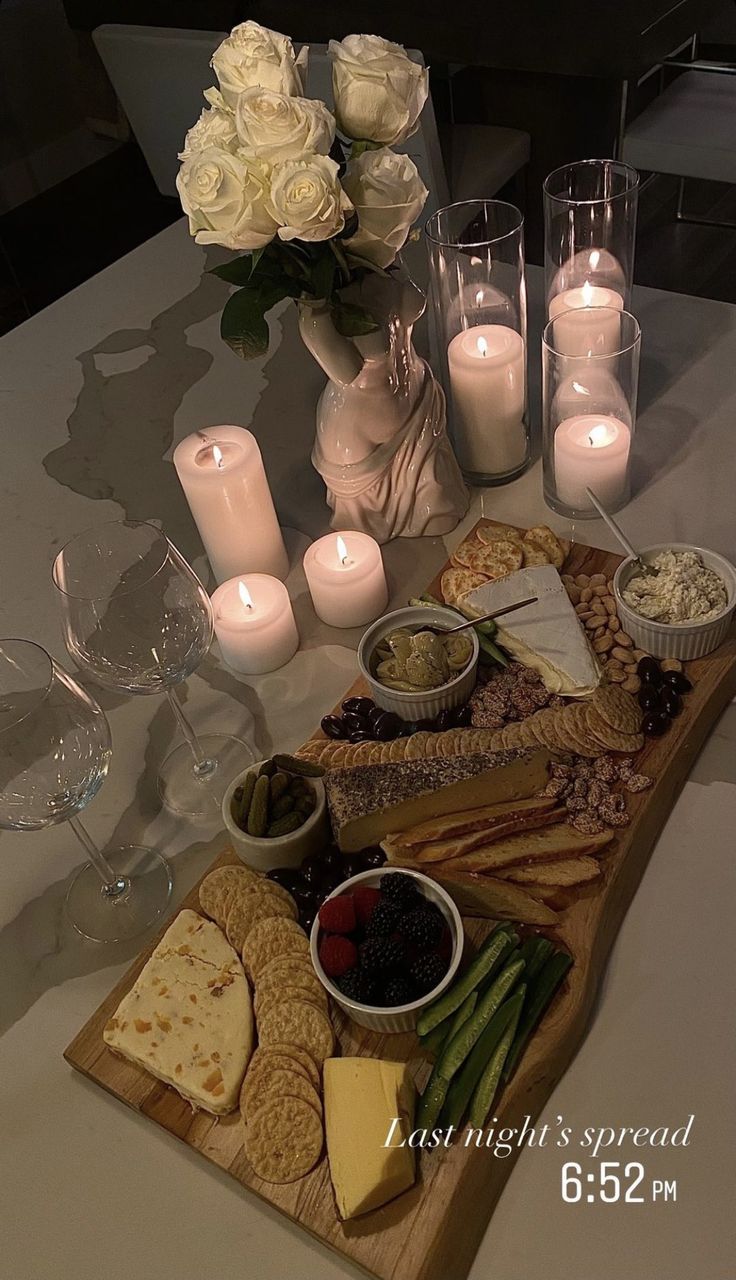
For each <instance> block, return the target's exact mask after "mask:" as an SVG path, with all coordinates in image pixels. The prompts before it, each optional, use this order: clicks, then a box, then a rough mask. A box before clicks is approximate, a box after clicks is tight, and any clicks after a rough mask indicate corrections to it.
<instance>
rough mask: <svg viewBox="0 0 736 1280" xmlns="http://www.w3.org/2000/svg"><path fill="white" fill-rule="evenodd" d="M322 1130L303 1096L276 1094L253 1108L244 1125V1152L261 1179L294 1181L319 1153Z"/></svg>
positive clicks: (305, 1171)
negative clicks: (281, 1095)
mask: <svg viewBox="0 0 736 1280" xmlns="http://www.w3.org/2000/svg"><path fill="white" fill-rule="evenodd" d="M323 1141H324V1131H323V1128H322V1121H321V1119H320V1117H319V1116H318V1114H317V1112H316V1111H315V1109H314V1107H312V1106H310V1104H309V1103H308V1102H305V1101H304V1099H303V1098H292V1097H278V1098H274V1099H272V1100H271V1101H270V1102H266V1103H264V1105H263V1106H262V1107H259V1108H258V1110H257V1111H254V1112H253V1114H252V1115H251V1117H250V1120H249V1122H248V1124H247V1125H246V1128H245V1154H246V1156H247V1157H248V1159H249V1160H250V1163H251V1165H252V1166H253V1172H254V1173H255V1174H256V1175H257V1177H259V1178H262V1179H263V1181H264V1182H279V1183H284V1182H296V1181H297V1179H298V1178H303V1177H304V1175H305V1174H307V1173H309V1171H310V1169H313V1168H314V1166H315V1165H316V1163H317V1161H318V1160H319V1158H320V1156H321V1154H322V1144H323Z"/></svg>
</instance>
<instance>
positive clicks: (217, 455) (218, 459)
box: [212, 444, 224, 467]
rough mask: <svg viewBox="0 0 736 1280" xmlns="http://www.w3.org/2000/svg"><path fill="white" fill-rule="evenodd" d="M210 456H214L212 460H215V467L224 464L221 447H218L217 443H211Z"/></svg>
mask: <svg viewBox="0 0 736 1280" xmlns="http://www.w3.org/2000/svg"><path fill="white" fill-rule="evenodd" d="M212 457H213V458H214V460H215V466H216V467H222V466H224V461H223V457H222V449H221V448H220V446H219V444H213V446H212Z"/></svg>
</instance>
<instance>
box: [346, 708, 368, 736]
mask: <svg viewBox="0 0 736 1280" xmlns="http://www.w3.org/2000/svg"><path fill="white" fill-rule="evenodd" d="M342 722H343V724H344V725H345V728H346V729H347V731H348V733H359V732H360V733H370V726H369V724H368V718H367V716H361V715H359V714H358V712H357V711H346V712H345V714H344V716H343V718H342Z"/></svg>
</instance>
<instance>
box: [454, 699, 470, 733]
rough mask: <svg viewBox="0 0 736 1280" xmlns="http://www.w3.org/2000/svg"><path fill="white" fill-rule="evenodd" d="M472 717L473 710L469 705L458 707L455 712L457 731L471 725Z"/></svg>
mask: <svg viewBox="0 0 736 1280" xmlns="http://www.w3.org/2000/svg"><path fill="white" fill-rule="evenodd" d="M472 715H473V708H472V707H471V706H470V705H469V704H466V706H464V707H458V709H457V711H456V712H455V724H456V725H457V727H458V729H464V728H466V726H467V725H469V724H470V723H471V717H472Z"/></svg>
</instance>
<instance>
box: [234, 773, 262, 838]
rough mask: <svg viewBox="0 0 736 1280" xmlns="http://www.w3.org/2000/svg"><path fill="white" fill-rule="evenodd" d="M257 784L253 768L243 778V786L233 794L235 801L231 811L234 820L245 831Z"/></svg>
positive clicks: (237, 788)
mask: <svg viewBox="0 0 736 1280" xmlns="http://www.w3.org/2000/svg"><path fill="white" fill-rule="evenodd" d="M255 785H256V775H255V774H254V773H253V771H252V770H251V772H250V773H246V775H245V777H244V778H243V785H242V787H236V789H235V792H234V794H233V802H232V806H231V809H230V812H231V814H232V817H233V822H234V823H235V824H236V825H237V826H239V827H240V829H241V831H245V829H246V823H247V821H248V810H249V809H250V802H251V800H252V799H253V791H254V789H255Z"/></svg>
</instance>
